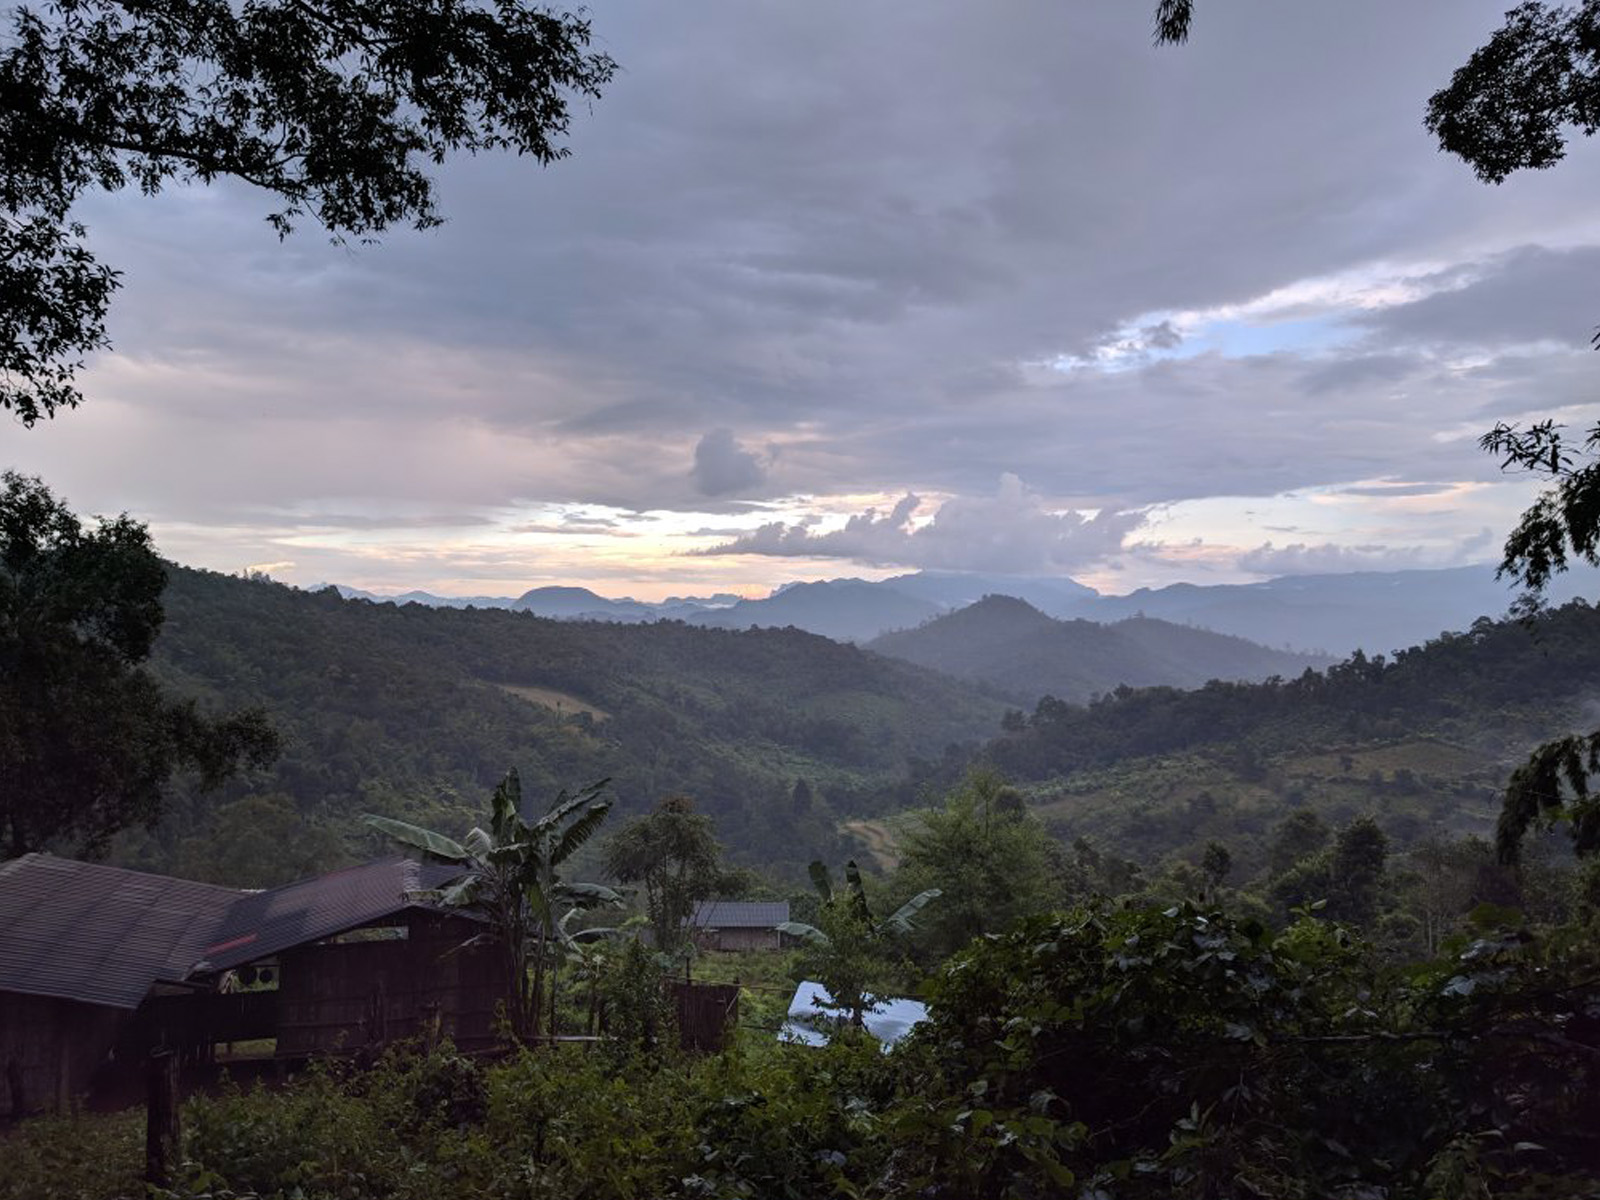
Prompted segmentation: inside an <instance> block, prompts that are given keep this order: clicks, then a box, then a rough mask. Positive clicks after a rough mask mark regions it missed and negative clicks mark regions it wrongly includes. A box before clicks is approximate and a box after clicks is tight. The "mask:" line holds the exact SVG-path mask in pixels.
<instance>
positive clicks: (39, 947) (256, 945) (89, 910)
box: [0, 854, 459, 1008]
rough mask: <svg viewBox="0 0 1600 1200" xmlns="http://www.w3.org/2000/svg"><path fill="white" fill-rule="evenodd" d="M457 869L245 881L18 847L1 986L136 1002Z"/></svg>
mask: <svg viewBox="0 0 1600 1200" xmlns="http://www.w3.org/2000/svg"><path fill="white" fill-rule="evenodd" d="M456 874H459V872H458V871H456V870H454V869H453V868H450V867H446V866H442V865H438V864H430V863H416V862H411V861H409V860H407V859H404V858H400V857H398V856H396V857H393V858H386V859H380V860H378V861H377V862H371V863H367V864H365V865H363V866H359V867H351V868H349V869H348V870H344V871H334V872H333V873H332V874H329V875H321V876H318V877H317V878H315V879H306V880H302V881H301V882H299V883H291V884H287V885H285V886H283V887H277V888H271V889H269V890H267V891H263V892H247V891H240V890H239V889H236V888H225V887H217V886H215V885H213V884H209V883H195V882H194V881H192V880H188V879H173V878H171V877H170V876H166V875H151V874H147V873H146V872H143V871H129V870H125V869H123V868H121V867H108V866H104V865H102V864H100V863H85V862H77V861H75V860H73V859H68V858H56V857H55V856H53V855H50V854H25V855H23V856H22V857H21V858H17V859H12V860H11V861H10V862H4V863H0V992H24V993H27V994H30V995H36V996H54V997H58V998H60V999H63V1000H78V1001H82V1002H84V1003H86V1004H103V1005H107V1006H109V1007H111V1008H137V1007H138V1006H139V1003H140V1002H141V1001H142V1000H143V999H144V998H145V995H146V994H147V993H148V992H149V991H150V988H151V985H152V984H155V983H158V982H160V983H181V982H183V981H184V980H186V979H188V978H190V977H191V976H192V975H195V974H197V973H198V974H204V973H207V972H212V971H222V970H226V969H228V968H229V967H234V966H238V965H239V964H241V963H247V962H252V961H254V960H256V959H260V958H267V957H269V956H271V955H273V954H277V953H279V952H280V951H283V950H287V949H288V948H290V947H291V946H298V945H301V944H303V943H305V942H314V941H319V940H321V939H323V938H328V937H333V936H334V935H335V934H339V933H344V932H345V931H346V930H350V929H355V928H357V927H358V926H361V925H368V924H371V923H372V922H374V921H378V920H382V919H383V918H384V917H387V916H392V915H394V914H396V913H398V912H401V911H403V910H405V909H408V908H415V907H422V906H421V905H419V904H418V903H417V902H416V901H414V900H411V899H408V897H407V893H410V892H414V891H418V890H421V889H425V888H433V887H438V886H440V885H442V884H443V883H445V882H447V881H448V880H449V879H450V878H451V877H452V876H453V875H456Z"/></svg>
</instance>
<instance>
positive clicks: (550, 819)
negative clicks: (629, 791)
mask: <svg viewBox="0 0 1600 1200" xmlns="http://www.w3.org/2000/svg"><path fill="white" fill-rule="evenodd" d="M610 786H611V780H609V779H599V780H596V781H595V782H594V783H591V784H589V785H588V786H587V787H582V788H579V789H578V790H577V791H576V792H569V791H567V790H566V789H565V788H563V789H562V790H561V792H560V794H559V795H557V796H556V798H555V802H554V803H552V804H551V805H550V811H549V812H547V813H545V814H544V816H542V817H540V818H539V819H538V820H537V821H535V822H534V823H533V832H534V833H540V834H543V833H548V832H549V831H550V830H552V829H558V828H560V826H561V824H562V822H564V821H565V820H566V819H567V818H568V817H569V816H571V815H572V814H573V813H574V812H576V811H577V810H578V809H580V808H582V807H583V806H584V805H585V804H588V803H589V802H590V801H592V800H594V799H596V798H597V797H598V796H599V795H600V793H601V792H603V791H605V790H606V788H608V787H610Z"/></svg>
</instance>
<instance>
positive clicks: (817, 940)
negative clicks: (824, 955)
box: [778, 921, 833, 946]
mask: <svg viewBox="0 0 1600 1200" xmlns="http://www.w3.org/2000/svg"><path fill="white" fill-rule="evenodd" d="M778 932H779V933H787V934H788V935H789V936H790V937H797V938H800V939H802V940H804V941H807V942H812V943H814V944H816V945H818V946H826V945H828V944H829V943H830V942H831V941H832V940H833V939H831V938H830V937H828V935H827V934H825V933H823V932H822V930H820V929H818V928H817V927H816V926H815V925H807V924H806V923H805V922H804V921H784V922H783V923H782V924H780V925H779V926H778Z"/></svg>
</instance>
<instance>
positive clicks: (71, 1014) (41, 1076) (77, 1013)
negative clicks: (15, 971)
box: [0, 992, 128, 1117]
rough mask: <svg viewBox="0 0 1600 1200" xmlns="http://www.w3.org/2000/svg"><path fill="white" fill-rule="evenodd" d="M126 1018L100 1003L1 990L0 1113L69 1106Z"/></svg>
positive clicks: (84, 1087) (18, 1113)
mask: <svg viewBox="0 0 1600 1200" xmlns="http://www.w3.org/2000/svg"><path fill="white" fill-rule="evenodd" d="M127 1016H128V1014H127V1013H126V1012H124V1011H123V1010H122V1009H118V1008H107V1007H104V1006H102V1005H98V1004H80V1003H78V1002H76V1001H73V1000H56V999H53V998H51V997H47V996H25V995H22V994H20V993H17V992H0V1114H4V1115H6V1116H13V1117H15V1116H21V1115H22V1114H23V1113H30V1112H43V1111H47V1110H56V1111H62V1110H64V1109H66V1108H68V1107H69V1106H70V1105H71V1104H72V1102H73V1100H74V1099H76V1098H78V1097H81V1096H83V1095H84V1094H86V1093H87V1092H88V1090H89V1083H90V1080H91V1078H92V1077H93V1075H94V1072H95V1069H96V1068H97V1067H99V1065H100V1063H101V1062H102V1061H103V1060H104V1059H105V1057H106V1055H107V1053H108V1052H109V1051H110V1049H111V1047H112V1044H113V1043H114V1042H115V1041H116V1037H117V1032H118V1030H119V1029H120V1028H121V1026H122V1024H123V1022H124V1021H125V1020H126V1019H127ZM18 1091H20V1092H21V1093H22V1094H21V1096H20V1097H18V1095H17V1092H18ZM19 1100H20V1103H19Z"/></svg>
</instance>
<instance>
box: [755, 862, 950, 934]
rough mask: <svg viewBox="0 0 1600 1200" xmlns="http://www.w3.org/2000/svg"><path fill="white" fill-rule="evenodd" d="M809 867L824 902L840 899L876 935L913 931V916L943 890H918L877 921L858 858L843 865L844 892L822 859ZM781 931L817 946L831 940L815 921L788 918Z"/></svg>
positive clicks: (779, 927)
mask: <svg viewBox="0 0 1600 1200" xmlns="http://www.w3.org/2000/svg"><path fill="white" fill-rule="evenodd" d="M808 869H809V870H810V872H811V886H812V887H814V888H816V890H817V895H818V896H819V897H820V898H821V899H822V902H823V903H824V904H832V903H834V901H835V899H839V900H840V901H841V902H842V903H843V905H844V907H845V908H846V909H847V910H848V911H849V912H850V914H851V915H852V916H853V917H855V919H856V920H858V921H859V922H861V923H862V924H863V925H865V926H866V927H867V929H868V930H869V931H870V932H871V933H872V935H873V936H874V937H886V936H889V935H904V934H908V933H910V932H911V930H912V929H913V928H914V926H913V924H912V918H913V917H915V916H916V915H917V914H918V913H919V912H921V911H922V910H923V909H924V908H926V907H927V906H928V904H929V903H931V902H932V901H934V900H937V899H938V898H939V897H940V896H942V895H943V894H944V893H943V892H942V891H941V890H940V889H939V888H929V889H928V890H927V891H924V892H918V893H917V894H916V895H915V896H913V897H911V899H909V900H907V901H906V902H905V903H904V904H902V905H901V906H900V907H899V908H897V909H895V910H894V912H893V913H891V914H890V915H889V916H887V917H885V918H884V919H883V920H882V921H874V920H873V917H872V908H871V906H870V905H869V904H868V903H867V889H866V886H865V885H864V884H863V882H862V880H861V868H860V867H858V866H857V865H856V861H855V859H851V860H850V861H849V862H847V863H846V864H845V866H844V877H845V882H846V883H847V884H848V885H849V891H848V892H847V893H846V894H845V895H843V896H839V895H838V894H837V893H836V892H835V890H834V886H833V879H832V877H831V876H830V875H829V874H828V868H827V867H826V866H824V865H823V863H822V861H821V860H820V859H818V860H815V861H813V862H812V864H811V866H810V867H809V868H808ZM778 932H779V933H787V934H789V935H790V936H791V937H797V938H800V939H801V940H802V941H807V942H811V943H813V944H814V945H818V946H825V945H827V944H828V941H829V938H828V935H827V934H826V933H824V932H823V931H822V930H820V929H818V928H817V927H816V926H815V925H807V924H806V923H805V922H804V921H785V922H783V924H781V925H779V926H778Z"/></svg>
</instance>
